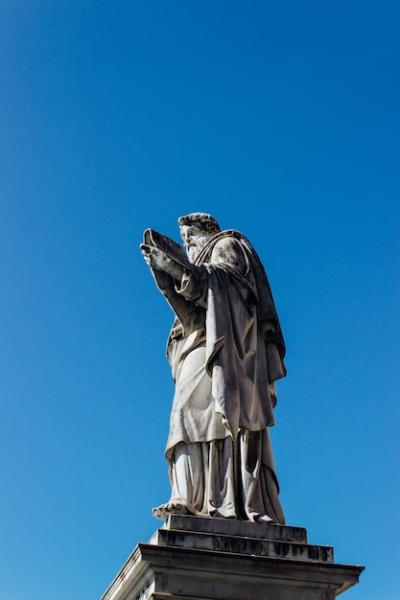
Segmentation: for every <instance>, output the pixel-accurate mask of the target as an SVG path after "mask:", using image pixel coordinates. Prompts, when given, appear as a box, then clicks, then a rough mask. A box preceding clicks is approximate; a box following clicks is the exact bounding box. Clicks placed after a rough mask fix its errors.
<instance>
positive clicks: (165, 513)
mask: <svg viewBox="0 0 400 600" xmlns="http://www.w3.org/2000/svg"><path fill="white" fill-rule="evenodd" d="M152 512H153V516H154V517H156V518H157V519H161V520H162V521H166V520H167V519H168V517H169V515H190V514H191V512H190V510H189V509H188V508H187V507H186V506H185V505H184V504H180V503H178V502H165V504H160V506H156V507H155V508H153V511H152Z"/></svg>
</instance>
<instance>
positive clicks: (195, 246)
mask: <svg viewBox="0 0 400 600" xmlns="http://www.w3.org/2000/svg"><path fill="white" fill-rule="evenodd" d="M178 223H179V229H180V232H181V237H182V240H183V243H184V244H185V248H186V252H187V255H188V257H189V260H190V262H194V261H195V260H196V257H197V256H198V254H199V252H200V251H201V250H202V248H204V246H205V245H206V243H207V242H208V240H209V239H210V238H211V237H213V236H214V235H215V234H216V233H218V232H219V231H221V230H220V227H219V225H218V223H217V221H216V220H215V219H214V217H212V216H211V215H209V214H207V213H200V212H197V213H190V214H189V215H186V216H184V217H180V218H179V219H178Z"/></svg>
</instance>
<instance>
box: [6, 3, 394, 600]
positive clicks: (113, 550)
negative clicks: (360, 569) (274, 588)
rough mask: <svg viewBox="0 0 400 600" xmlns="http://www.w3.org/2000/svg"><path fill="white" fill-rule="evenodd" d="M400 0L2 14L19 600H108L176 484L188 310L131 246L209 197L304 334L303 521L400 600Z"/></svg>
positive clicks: (294, 500) (299, 393)
mask: <svg viewBox="0 0 400 600" xmlns="http://www.w3.org/2000/svg"><path fill="white" fill-rule="evenodd" d="M399 16H400V10H399V4H398V2H395V1H393V2H387V1H380V2H377V1H376V2H368V1H363V2H361V1H360V2H355V1H354V0H350V1H349V0H347V1H345V2H344V1H341V0H339V1H337V2H334V3H333V2H330V3H327V2H320V1H318V2H317V1H314V2H310V1H301V2H300V1H298V2H296V1H293V0H292V1H282V2H274V3H272V2H269V1H266V2H261V1H258V2H252V1H248V2H235V1H231V2H220V1H215V0H214V1H212V2H211V1H205V0H203V1H202V2H192V1H187V0H186V1H184V0H181V1H171V2H166V1H165V0H159V1H153V0H146V2H136V1H125V2H123V1H120V0H114V1H113V2H104V1H94V0H47V1H45V0H26V1H21V2H15V0H8V1H7V0H3V1H2V2H0V78H1V79H0V83H1V89H0V93H1V95H0V118H1V130H0V136H1V148H0V153H1V156H0V169H1V179H0V192H1V196H0V203H1V215H2V216H1V222H0V228H1V235H0V244H1V255H2V260H1V281H2V293H1V297H0V308H1V314H2V334H1V342H0V360H1V363H0V365H1V409H0V410H1V417H0V462H1V490H0V520H1V523H0V528H1V537H0V565H1V569H2V575H1V577H0V597H1V598H7V600H53V599H54V598H55V597H56V598H57V599H58V600H71V598H74V600H89V599H98V598H99V596H100V595H101V593H102V592H103V591H104V589H105V588H106V587H107V585H108V583H109V582H110V581H111V579H112V578H113V577H114V575H115V574H116V572H117V570H118V569H119V567H120V566H121V565H122V564H123V562H124V560H125V559H126V557H127V555H128V554H129V553H130V551H131V550H132V549H133V547H134V545H135V544H136V543H137V542H138V541H146V540H147V539H148V538H149V537H150V535H151V534H152V532H153V531H154V529H155V528H156V527H157V523H158V522H157V521H155V520H154V519H153V518H152V516H151V512H150V509H151V507H152V506H154V505H157V504H158V503H160V502H162V501H165V500H166V499H167V497H168V492H169V486H168V482H167V474H166V466H165V463H164V458H163V449H164V444H165V441H166V435H167V430H168V418H169V408H170V404H171V397H172V392H173V387H172V382H171V377H170V372H169V367H168V365H167V363H166V361H165V357H164V352H165V341H166V336H167V333H168V329H169V325H170V322H171V318H172V314H171V312H170V309H169V308H168V306H166V305H165V303H164V301H163V298H162V297H161V295H160V294H158V293H157V291H156V289H155V286H154V283H153V281H152V279H151V277H150V276H149V273H148V272H147V268H146V266H145V265H144V263H143V261H142V258H141V256H140V254H139V251H138V245H139V243H140V240H141V235H142V232H143V230H144V229H145V228H146V227H149V226H151V227H154V228H155V229H158V230H160V231H163V232H165V233H167V234H169V235H171V236H173V237H175V238H177V236H178V231H177V226H176V219H177V217H178V216H179V215H181V214H184V213H187V212H190V211H193V210H203V211H209V212H212V213H213V214H215V216H216V217H217V218H218V219H219V221H220V222H221V225H222V226H223V227H225V228H231V227H233V228H238V229H240V230H241V231H243V232H244V233H245V234H246V235H247V236H248V237H249V238H250V239H251V241H252V242H253V244H254V246H255V247H256V248H257V250H258V252H259V254H260V256H261V257H262V259H263V261H264V263H265V266H266V269H267V272H268V274H269V277H270V280H271V284H272V287H273V290H274V295H275V299H276V303H277V307H278V310H279V314H280V317H281V321H282V326H283V329H284V333H285V336H286V341H287V346H288V357H287V365H288V371H289V374H288V377H287V379H286V380H284V381H283V382H281V383H280V385H279V390H278V392H279V406H278V409H277V413H276V417H277V427H276V428H275V429H274V431H273V432H272V433H273V444H274V450H275V455H276V460H277V465H278V472H279V475H280V480H281V487H282V494H281V498H282V502H283V505H284V508H285V511H286V514H287V519H288V522H289V523H290V524H293V525H302V526H305V527H307V528H308V531H309V538H310V540H311V541H312V542H314V543H321V544H324V543H325V544H333V545H334V546H335V551H336V559H337V560H338V561H339V562H345V563H346V562H349V563H362V564H365V565H366V567H367V570H366V572H365V573H364V574H363V576H362V579H361V584H360V585H359V586H358V587H357V588H354V589H353V590H350V591H349V592H347V593H346V598H347V599H348V600H377V598H379V600H397V599H398V598H399V587H398V586H399V584H398V581H399V578H398V572H397V571H398V561H399V558H400V556H399V550H398V537H399V534H400V531H399V518H398V516H399V511H398V505H399V501H400V490H399V477H398V454H399V445H398V437H399V435H398V432H399V416H400V414H399V412H400V411H399V407H398V392H397V390H398V386H399V383H400V382H399V376H398V365H399V337H400V336H399V326H398V300H399V293H398V291H399V280H398V277H397V267H398V259H399V248H398V243H397V237H398V233H399V226H398V224H399V218H398V217H399V215H398V203H399V196H400V175H399V156H400V152H399V150H400V148H399V146H400V144H399V139H400V138H399V133H400V131H399V129H400V128H399V121H400V117H399V106H400V94H399V87H400V86H399V52H400V44H399Z"/></svg>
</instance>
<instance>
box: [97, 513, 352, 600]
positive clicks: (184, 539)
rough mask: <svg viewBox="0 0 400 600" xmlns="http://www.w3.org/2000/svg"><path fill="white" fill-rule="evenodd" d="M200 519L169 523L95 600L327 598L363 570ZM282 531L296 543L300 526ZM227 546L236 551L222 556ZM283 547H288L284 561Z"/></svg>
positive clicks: (307, 548)
mask: <svg viewBox="0 0 400 600" xmlns="http://www.w3.org/2000/svg"><path fill="white" fill-rule="evenodd" d="M203 521H212V519H193V518H192V517H174V518H171V519H170V521H169V522H168V523H167V527H163V528H161V529H159V530H158V531H157V532H156V534H155V535H154V536H153V537H152V540H151V542H150V543H149V544H139V545H138V546H137V547H136V548H135V550H134V551H133V553H132V555H131V556H130V558H129V559H128V561H127V562H126V564H125V565H124V567H123V568H122V570H121V571H120V573H119V574H118V575H117V577H116V578H115V580H114V582H113V583H112V584H111V586H110V587H109V589H108V590H107V592H106V593H105V594H104V596H103V599H102V600H150V599H152V600H166V599H167V598H168V599H169V600H174V599H175V600H266V599H271V600H332V599H333V598H335V597H336V596H337V595H338V594H340V593H342V592H344V591H345V590H346V589H348V588H349V587H351V586H352V585H354V584H356V583H357V582H358V578H359V575H360V573H361V571H362V570H363V567H361V566H357V565H356V566H353V565H341V564H335V563H334V562H333V554H330V551H331V550H332V548H331V547H330V546H311V545H308V544H306V543H299V542H298V541H292V540H291V541H289V540H288V539H285V540H279V539H278V538H276V537H275V538H273V539H259V538H257V537H256V535H259V534H260V529H259V527H260V526H259V525H258V524H247V525H248V526H251V525H252V526H253V528H254V531H253V532H251V531H248V533H250V534H251V535H249V536H240V535H236V534H238V533H239V531H238V523H237V522H235V521H227V524H226V525H225V526H223V525H222V523H220V522H219V520H218V522H216V523H213V524H212V525H210V524H209V523H205V522H203ZM195 524H197V531H196V530H195V529H194V525H195ZM171 526H173V527H174V529H171ZM184 527H186V530H185V529H184ZM264 527H266V529H267V530H268V531H267V535H271V536H276V535H277V530H276V526H272V525H270V526H264ZM274 527H275V529H274ZM189 528H191V529H189ZM207 529H209V530H208V531H207ZM212 529H213V531H212ZM221 529H224V533H221ZM282 529H283V530H287V531H282V534H283V535H284V536H285V537H286V538H288V537H290V533H291V534H292V535H291V537H296V535H300V533H298V532H297V533H296V530H299V531H300V532H302V533H301V535H302V536H303V539H304V535H305V533H304V530H303V529H302V528H296V527H294V528H292V527H284V528H282ZM291 530H294V531H291ZM232 544H236V546H235V550H236V551H229V548H232ZM218 545H220V546H221V547H218V548H217V546H218ZM283 547H286V548H289V549H290V551H289V552H288V553H286V555H285V556H283V552H282V548H283ZM299 547H301V548H302V552H301V553H300V554H297V555H296V554H295V552H294V549H295V548H297V549H299ZM279 548H280V549H279ZM250 550H254V553H253V554H251V553H249V551H250ZM324 552H326V555H325V554H323V553H324Z"/></svg>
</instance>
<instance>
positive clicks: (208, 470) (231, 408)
mask: <svg viewBox="0 0 400 600" xmlns="http://www.w3.org/2000/svg"><path fill="white" fill-rule="evenodd" d="M178 223H179V227H180V232H181V237H182V239H183V242H184V246H185V249H186V253H187V255H184V253H183V252H182V249H180V248H179V247H178V245H177V244H176V243H175V242H173V241H172V240H170V239H169V238H166V237H165V236H162V235H161V234H157V232H154V231H152V230H147V232H145V240H144V243H143V244H142V245H141V250H142V254H143V256H144V258H145V260H146V262H147V264H148V265H149V266H150V268H151V270H152V273H153V275H154V278H155V280H156V283H157V285H158V287H159V289H160V290H161V292H162V293H163V295H164V296H165V297H166V299H167V301H168V302H169V304H170V305H171V307H172V309H173V311H174V312H175V316H176V318H175V322H174V324H173V327H172V330H171V332H170V335H169V339H168V360H169V363H170V365H171V369H172V374H173V378H174V381H175V395H174V400H173V405H172V411H171V420H170V431H169V437H168V442H167V447H166V458H167V461H168V465H169V477H170V482H171V488H172V494H171V498H170V500H169V501H168V502H167V503H165V504H162V505H161V506H159V507H157V508H155V509H154V510H153V512H154V514H155V516H157V517H160V518H162V519H166V518H167V517H168V515H169V514H192V515H198V516H203V517H205V516H207V517H220V518H230V519H242V520H249V521H261V522H276V523H282V524H283V523H284V522H285V518H284V514H283V511H282V507H281V505H280V502H279V498H278V492H279V486H278V480H277V476H276V471H275V466H274V461H273V455H272V449H271V444H270V438H269V433H268V428H269V427H270V426H271V425H274V415H273V409H274V407H275V404H276V394H275V381H276V380H277V379H280V378H281V377H284V376H285V375H286V369H285V366H284V362H283V359H284V355H285V345H284V341H283V337H282V332H281V328H280V324H279V320H278V316H277V313H276V310H275V305H274V301H273V298H272V293H271V289H270V286H269V283H268V280H267V277H266V274H265V271H264V268H263V266H262V264H261V262H260V259H259V258H258V256H257V254H256V252H255V250H254V248H253V247H252V246H251V244H250V242H249V241H248V240H247V239H246V238H245V237H244V236H243V235H242V234H241V233H239V232H238V231H233V230H228V231H221V230H220V228H219V226H218V224H217V222H216V220H215V219H214V218H213V217H212V216H211V215H209V214H204V213H192V214H189V215H187V216H185V217H181V218H180V219H179V221H178Z"/></svg>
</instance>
